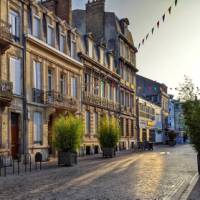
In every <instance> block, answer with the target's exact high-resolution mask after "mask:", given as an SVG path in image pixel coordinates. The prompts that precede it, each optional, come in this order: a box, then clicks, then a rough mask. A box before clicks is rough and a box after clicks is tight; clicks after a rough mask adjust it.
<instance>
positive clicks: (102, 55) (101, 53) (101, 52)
mask: <svg viewBox="0 0 200 200" xmlns="http://www.w3.org/2000/svg"><path fill="white" fill-rule="evenodd" d="M100 63H101V64H102V65H104V64H105V57H104V50H103V49H102V48H100Z"/></svg>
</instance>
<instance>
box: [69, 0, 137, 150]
mask: <svg viewBox="0 0 200 200" xmlns="http://www.w3.org/2000/svg"><path fill="white" fill-rule="evenodd" d="M72 19H73V26H75V27H77V29H78V30H79V31H80V32H81V33H83V34H88V33H92V34H93V36H94V41H95V42H96V44H99V45H102V44H103V45H105V47H106V48H107V49H110V50H114V51H113V52H114V67H115V70H116V72H117V74H118V75H119V76H120V89H119V103H120V122H121V130H122V136H121V139H120V143H119V149H128V148H130V147H131V146H132V145H133V144H134V142H136V139H137V134H136V90H135V89H136V78H135V77H136V72H137V71H138V70H137V68H136V56H135V54H136V53H137V49H136V48H135V46H134V42H133V38H132V34H131V32H130V31H129V29H128V25H129V20H128V19H127V18H124V19H120V20H119V19H118V17H117V16H116V15H115V13H113V12H105V0H96V1H94V0H92V1H88V3H87V4H86V9H85V10H74V11H73V13H72Z"/></svg>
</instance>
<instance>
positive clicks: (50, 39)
mask: <svg viewBox="0 0 200 200" xmlns="http://www.w3.org/2000/svg"><path fill="white" fill-rule="evenodd" d="M47 44H48V45H50V46H54V30H53V27H52V26H51V25H48V26H47Z"/></svg>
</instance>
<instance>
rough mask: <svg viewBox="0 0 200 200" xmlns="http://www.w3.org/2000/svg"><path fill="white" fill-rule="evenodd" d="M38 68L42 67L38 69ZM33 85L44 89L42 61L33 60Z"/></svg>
mask: <svg viewBox="0 0 200 200" xmlns="http://www.w3.org/2000/svg"><path fill="white" fill-rule="evenodd" d="M38 68H40V69H39V70H38ZM33 77H34V82H33V87H34V88H35V89H38V90H42V63H41V62H38V61H35V60H34V61H33Z"/></svg>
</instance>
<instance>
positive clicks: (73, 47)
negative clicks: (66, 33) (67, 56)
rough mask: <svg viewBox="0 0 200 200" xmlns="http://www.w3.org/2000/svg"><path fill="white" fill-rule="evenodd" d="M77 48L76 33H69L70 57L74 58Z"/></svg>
mask: <svg viewBox="0 0 200 200" xmlns="http://www.w3.org/2000/svg"><path fill="white" fill-rule="evenodd" d="M76 54H77V49H76V35H75V34H72V35H71V57H72V58H76V57H77V55H76Z"/></svg>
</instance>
